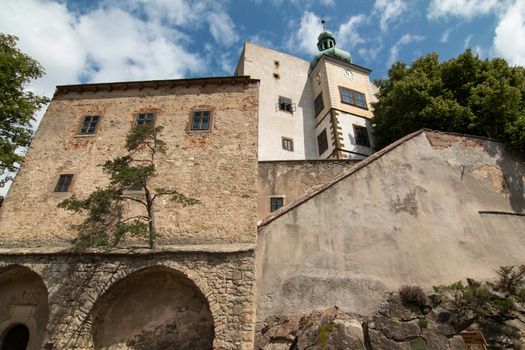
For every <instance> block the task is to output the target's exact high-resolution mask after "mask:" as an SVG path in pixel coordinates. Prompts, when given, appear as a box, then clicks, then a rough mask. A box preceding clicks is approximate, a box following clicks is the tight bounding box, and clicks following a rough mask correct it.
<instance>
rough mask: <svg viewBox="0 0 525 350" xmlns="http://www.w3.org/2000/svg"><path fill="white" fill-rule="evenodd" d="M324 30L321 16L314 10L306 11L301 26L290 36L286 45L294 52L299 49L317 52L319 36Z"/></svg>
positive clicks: (310, 52)
mask: <svg viewBox="0 0 525 350" xmlns="http://www.w3.org/2000/svg"><path fill="white" fill-rule="evenodd" d="M322 30H323V26H322V25H321V18H319V17H317V16H316V15H315V14H314V13H313V12H310V11H305V12H303V15H302V17H301V23H300V25H299V28H298V29H297V31H296V32H295V33H293V34H292V36H291V37H290V38H289V40H288V42H287V44H286V46H287V48H288V49H289V50H290V51H292V52H295V51H299V52H304V53H307V54H311V55H313V54H315V53H316V52H317V37H318V36H319V33H321V32H322Z"/></svg>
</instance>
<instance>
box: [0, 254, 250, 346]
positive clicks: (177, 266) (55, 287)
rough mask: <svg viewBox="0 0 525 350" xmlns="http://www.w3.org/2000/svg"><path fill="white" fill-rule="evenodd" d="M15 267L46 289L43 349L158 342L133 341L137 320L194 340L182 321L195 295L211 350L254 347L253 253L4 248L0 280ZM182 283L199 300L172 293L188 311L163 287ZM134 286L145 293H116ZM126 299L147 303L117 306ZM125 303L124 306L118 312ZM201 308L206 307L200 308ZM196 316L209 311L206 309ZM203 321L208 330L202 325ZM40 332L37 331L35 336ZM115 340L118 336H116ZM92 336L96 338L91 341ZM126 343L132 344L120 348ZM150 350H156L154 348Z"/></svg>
mask: <svg viewBox="0 0 525 350" xmlns="http://www.w3.org/2000/svg"><path fill="white" fill-rule="evenodd" d="M12 266H23V267H26V268H29V269H31V270H32V271H34V272H35V273H37V274H38V275H39V276H40V277H41V278H42V280H43V282H44V284H45V286H46V287H47V290H48V292H49V301H48V302H49V321H48V323H47V329H46V330H45V339H44V341H43V344H44V345H46V344H49V345H51V344H52V345H53V347H52V348H53V349H57V350H61V349H64V350H65V349H68V350H72V349H76V350H80V349H83V350H88V349H90V350H91V349H97V350H98V349H105V348H106V347H105V345H107V341H108V338H109V341H111V340H112V339H115V338H111V336H114V337H116V338H117V339H120V340H122V343H121V345H120V346H121V347H119V349H136V348H141V347H134V345H133V344H135V345H137V344H138V345H140V344H149V345H151V344H155V340H161V339H163V338H162V337H161V336H159V334H154V333H152V334H148V333H147V332H143V333H142V334H139V336H136V335H137V334H136V333H137V330H138V329H140V327H139V326H138V323H140V324H142V325H143V324H147V325H148V327H150V328H151V327H152V326H155V325H156V324H155V325H153V324H152V322H153V323H154V322H157V321H159V320H167V321H170V320H175V321H177V322H178V324H179V326H180V327H179V328H178V329H177V331H178V332H182V333H183V334H184V332H185V331H187V333H186V334H185V336H186V338H188V339H191V337H192V336H194V335H195V333H198V332H199V330H198V329H189V330H185V329H184V325H185V322H184V321H187V319H185V318H187V317H188V315H189V313H190V312H191V311H192V310H193V309H194V311H195V310H197V309H198V305H194V304H195V302H192V301H191V300H194V299H195V297H197V299H198V300H203V299H202V298H205V301H206V303H207V304H208V305H209V312H211V315H212V317H213V332H214V334H215V338H214V340H213V347H214V349H252V348H253V319H254V315H255V306H254V286H253V269H254V254H253V251H251V250H249V249H248V250H245V251H243V250H238V251H232V252H230V253H216V252H215V253H214V252H203V251H201V252H186V253H184V252H169V251H165V252H157V253H147V252H142V253H140V252H137V253H135V254H133V253H127V254H126V253H113V254H60V253H59V254H48V253H39V254H36V253H28V252H26V253H23V252H22V251H20V252H13V251H11V252H9V253H7V252H6V250H3V251H2V253H0V281H1V280H2V276H3V273H5V272H4V270H3V268H4V267H12ZM169 273H172V274H173V275H172V276H174V277H173V278H172V279H171V280H169V276H170V274H169ZM167 276H168V277H167ZM155 280H157V282H158V281H159V280H164V282H166V283H162V284H160V285H158V287H157V289H158V290H159V293H160V294H159V295H157V296H153V295H148V290H149V292H151V288H155V285H149V286H148V285H147V283H149V282H152V281H155ZM184 281H186V282H184ZM190 281H191V282H190ZM141 282H142V283H141ZM180 283H183V284H184V285H186V286H187V287H184V288H186V289H188V288H189V287H191V286H193V283H194V285H195V286H196V287H195V288H197V291H195V292H192V291H191V289H192V288H190V289H188V290H189V292H188V293H197V294H200V295H201V296H200V297H199V296H198V295H197V296H194V295H192V294H188V293H186V294H184V291H185V289H184V288H177V290H174V289H172V293H174V295H179V296H182V297H184V298H186V301H188V304H187V305H186V306H187V308H180V307H179V306H180V302H181V300H175V299H173V298H170V297H166V298H163V296H166V295H165V294H166V293H167V289H170V288H171V287H174V286H175V285H176V284H179V285H180ZM134 284H137V285H142V286H144V288H142V289H140V288H134V289H132V290H129V289H126V288H125V289H122V288H121V287H122V286H124V287H125V286H126V285H127V286H130V285H131V286H132V285H134ZM188 286H189V287H188ZM7 288H8V286H5V285H1V286H0V290H2V291H5V290H7ZM166 288H167V289H166ZM26 289H27V288H25V287H23V288H15V289H14V290H16V292H17V293H18V297H21V296H23V295H24V294H23V293H24V292H25V291H26ZM115 290H116V291H117V292H116V293H115ZM108 291H109V292H108ZM177 293H178V294H177ZM181 293H182V294H181ZM183 294H184V295H183ZM130 295H131V299H133V298H147V300H142V302H141V301H139V300H137V299H135V301H134V302H131V303H130V304H129V305H122V302H123V301H125V300H131V299H129V297H130ZM126 298H127V299H126ZM1 302H2V305H3V303H4V302H5V301H4V300H3V299H2V300H1ZM141 305H142V306H141ZM192 305H193V306H192ZM124 306H127V307H129V309H127V310H126V309H123V307H124ZM147 306H149V307H147ZM161 306H163V307H161ZM203 306H204V307H206V305H205V304H203ZM141 307H142V308H141ZM146 307H147V308H146ZM133 308H134V309H133ZM137 308H139V309H137ZM192 308H193V309H192ZM137 312H139V313H143V314H142V315H141V316H140V317H138V319H134V320H130V319H126V318H125V315H126V313H128V314H130V315H134V314H137ZM195 312H197V311H195ZM198 312H199V313H200V312H203V315H205V314H206V310H201V311H198ZM108 315H109V316H108ZM119 317H120V320H121V321H122V322H120V323H119V324H118V325H115V324H112V323H111V321H112V320H113V321H114V320H115V319H119ZM146 321H147V322H146ZM204 324H205V325H206V322H204ZM201 325H202V324H201ZM168 326H169V325H168ZM104 329H106V330H107V331H109V332H110V333H111V331H113V333H111V334H110V335H108V333H107V332H106V333H104ZM144 329H145V330H148V329H149V328H144ZM42 331H43V330H42V329H40V332H42ZM101 331H102V333H100V332H101ZM171 334H172V335H174V334H176V332H175V330H172V332H171ZM119 335H123V336H122V337H121V338H118V336H119ZM126 335H127V336H128V337H129V338H128V339H126ZM160 335H162V334H160ZM94 336H96V337H97V338H96V340H95V341H94ZM126 341H128V344H127V345H128V346H129V347H128V346H126V344H124V343H125V342H126ZM130 341H131V342H132V341H135V343H131V342H130ZM137 341H142V343H137ZM138 345H137V346H138ZM160 345H162V344H160ZM164 345H166V344H164ZM147 348H148V349H152V350H154V349H157V348H156V347H155V346H148V347H147ZM32 349H40V347H32ZM158 349H165V347H162V346H160V347H158ZM190 349H192V347H190Z"/></svg>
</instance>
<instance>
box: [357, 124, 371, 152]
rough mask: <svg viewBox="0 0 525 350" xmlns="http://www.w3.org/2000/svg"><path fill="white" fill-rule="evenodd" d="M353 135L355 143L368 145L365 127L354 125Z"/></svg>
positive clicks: (368, 140)
mask: <svg viewBox="0 0 525 350" xmlns="http://www.w3.org/2000/svg"><path fill="white" fill-rule="evenodd" d="M354 137H355V143H356V144H357V145H361V146H365V147H370V139H369V138H368V130H367V128H366V127H364V126H359V125H354Z"/></svg>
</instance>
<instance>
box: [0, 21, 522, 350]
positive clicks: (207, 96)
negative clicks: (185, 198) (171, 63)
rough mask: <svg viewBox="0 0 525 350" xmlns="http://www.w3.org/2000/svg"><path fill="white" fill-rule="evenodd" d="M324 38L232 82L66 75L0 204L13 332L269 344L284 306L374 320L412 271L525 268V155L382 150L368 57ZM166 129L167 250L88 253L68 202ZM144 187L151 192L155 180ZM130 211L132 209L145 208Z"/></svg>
mask: <svg viewBox="0 0 525 350" xmlns="http://www.w3.org/2000/svg"><path fill="white" fill-rule="evenodd" d="M335 44H336V42H335V38H334V37H333V35H332V34H331V33H330V32H327V31H325V32H323V33H321V35H320V36H319V43H318V49H319V53H318V54H317V55H316V56H315V57H314V58H313V59H312V61H311V62H308V61H304V60H302V59H299V58H297V57H293V56H290V55H287V54H284V53H280V52H277V51H274V50H271V49H268V48H264V47H261V46H258V45H254V44H250V43H246V44H245V45H244V49H243V52H242V54H241V57H240V60H239V63H238V65H237V69H236V72H235V75H234V76H230V77H210V78H196V79H179V80H159V81H139V82H117V83H97V84H82V85H67V86H58V87H57V89H56V92H55V95H54V97H53V99H52V101H51V103H50V104H49V106H48V109H47V112H46V114H45V117H44V118H43V120H42V122H41V124H40V126H39V128H38V130H37V132H36V134H35V137H34V139H33V142H32V144H31V147H30V149H29V152H28V154H27V157H26V160H25V161H24V164H23V167H22V169H21V171H20V172H19V174H18V175H17V178H16V181H15V182H14V184H13V185H12V187H11V190H10V192H9V194H8V196H7V198H6V200H5V202H4V204H3V207H2V208H1V209H0V210H1V211H0V223H1V225H0V342H1V344H2V348H4V347H6V348H10V346H11V348H15V346H18V347H16V348H17V349H18V348H21V349H77V350H88V349H97V350H99V349H107V350H109V349H210V348H214V349H253V348H254V333H255V327H256V324H258V323H260V322H262V321H263V320H264V319H265V318H267V317H271V316H272V315H286V314H301V313H307V312H310V311H311V310H314V309H316V308H324V307H329V306H334V305H335V306H338V307H340V308H341V309H343V310H348V311H352V312H356V313H361V314H366V313H367V312H370V311H371V310H373V309H374V308H375V307H376V306H377V304H378V303H379V302H380V301H381V299H382V298H383V297H384V296H385V295H386V294H387V293H388V292H389V291H392V290H396V289H397V288H399V287H400V286H401V285H403V284H418V285H421V286H423V287H430V286H432V285H435V284H440V283H450V282H454V281H456V280H458V279H461V278H464V277H465V276H469V277H473V278H478V279H487V278H491V277H492V276H493V271H494V269H495V268H496V267H498V266H500V265H511V264H519V263H523V256H524V253H525V239H524V237H523V231H524V230H523V229H524V228H525V214H524V213H525V197H524V192H525V191H524V187H525V186H524V181H525V165H524V163H523V161H522V159H521V158H520V157H519V155H516V154H514V153H512V152H510V151H509V150H507V149H506V148H505V147H504V145H502V144H501V143H499V142H497V141H494V140H490V139H483V138H479V137H470V136H465V135H455V134H450V133H439V132H434V131H430V130H421V131H419V132H416V133H413V134H411V135H408V136H406V137H405V138H403V139H401V140H398V141H397V142H395V143H394V144H392V145H390V146H388V147H386V148H384V149H383V150H381V151H379V152H376V153H372V150H373V145H374V144H373V138H372V134H371V122H370V120H371V118H372V110H371V105H370V103H371V102H373V101H374V99H375V96H374V94H375V92H376V88H375V87H374V85H373V84H372V83H370V81H369V78H368V74H369V73H370V70H368V69H366V68H364V67H361V66H359V65H356V64H354V63H353V62H352V60H351V57H350V54H348V53H347V52H345V51H342V50H340V49H338V48H336V47H335ZM142 123H154V124H155V125H160V126H163V127H164V130H163V131H162V134H161V137H162V139H163V140H164V141H165V142H166V143H167V152H166V154H165V155H162V156H160V158H159V159H158V160H159V165H158V169H157V171H158V176H157V177H155V179H154V181H155V185H157V186H159V187H162V186H166V187H175V188H176V189H177V190H180V191H181V192H183V193H185V194H188V195H190V196H192V197H195V198H198V199H199V200H200V201H201V203H200V204H198V205H194V206H188V207H183V208H181V207H180V206H177V205H176V204H174V203H172V202H170V201H167V200H166V201H162V202H160V203H159V205H158V207H157V227H158V230H159V232H160V237H159V240H158V243H159V246H158V248H157V249H155V250H150V249H147V248H146V247H145V246H140V245H139V246H137V245H136V244H123V245H122V246H121V247H118V248H117V249H114V250H111V251H109V252H106V251H103V250H97V249H89V250H87V251H84V252H75V251H72V250H71V245H70V240H71V238H73V233H72V232H71V231H70V230H69V229H68V228H69V226H70V225H71V224H74V223H77V222H79V220H81V219H82V218H81V216H80V215H76V214H75V215H72V214H71V212H68V211H65V210H63V209H59V208H57V204H58V203H60V202H61V201H62V200H64V199H65V198H68V197H69V196H71V194H72V193H74V194H76V195H77V196H79V197H83V196H86V195H87V194H89V193H90V192H92V191H93V189H94V188H96V187H97V186H104V185H105V184H107V182H108V179H107V177H106V176H105V175H104V174H103V172H102V169H101V167H100V166H99V164H101V163H103V162H104V161H106V160H108V159H111V158H113V157H115V156H116V155H121V154H124V148H123V144H124V139H125V135H126V134H127V133H128V132H129V130H130V129H132V128H134V127H135V126H136V125H140V124H142ZM130 192H131V193H130V195H136V196H140V195H141V193H140V192H139V193H132V192H133V190H132V189H130ZM129 210H133V208H132V205H130V208H129Z"/></svg>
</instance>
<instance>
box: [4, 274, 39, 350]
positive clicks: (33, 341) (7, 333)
mask: <svg viewBox="0 0 525 350" xmlns="http://www.w3.org/2000/svg"><path fill="white" fill-rule="evenodd" d="M47 297H48V294H47V288H46V286H45V285H44V282H43V281H42V278H41V277H40V276H39V275H38V274H37V273H36V272H34V271H31V270H30V269H28V268H26V267H23V266H10V267H8V268H5V269H3V270H0V337H1V338H0V350H7V349H9V350H18V349H40V348H41V345H42V341H43V339H44V335H45V331H46V325H47V320H48V317H49V306H48V301H47Z"/></svg>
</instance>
